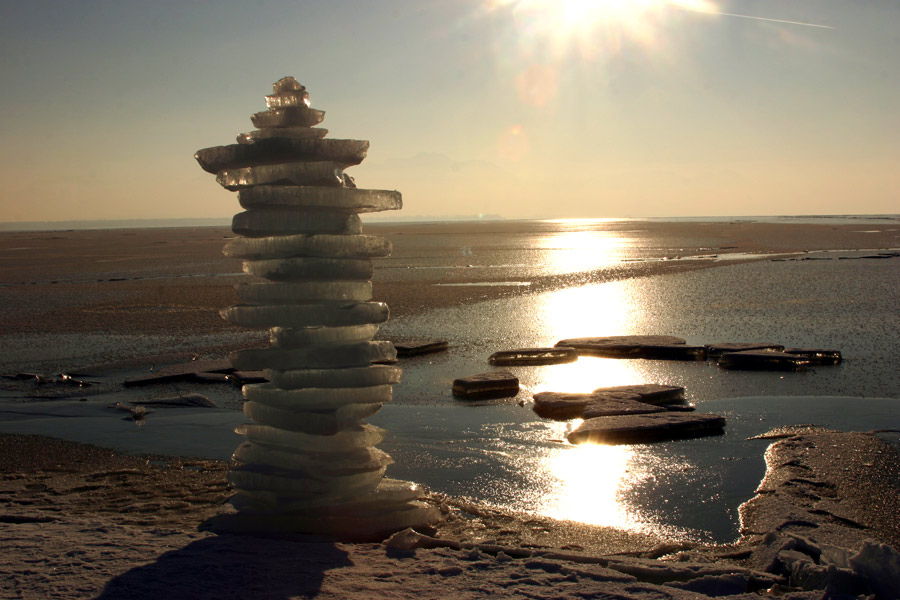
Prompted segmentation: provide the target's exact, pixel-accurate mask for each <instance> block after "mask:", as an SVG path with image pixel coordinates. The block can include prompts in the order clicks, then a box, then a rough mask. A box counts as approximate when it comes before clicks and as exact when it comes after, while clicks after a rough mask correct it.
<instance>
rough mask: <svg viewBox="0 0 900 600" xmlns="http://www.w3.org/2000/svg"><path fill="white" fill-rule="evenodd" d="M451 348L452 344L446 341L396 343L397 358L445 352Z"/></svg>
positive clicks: (406, 341)
mask: <svg viewBox="0 0 900 600" xmlns="http://www.w3.org/2000/svg"><path fill="white" fill-rule="evenodd" d="M449 346H450V344H449V343H448V342H447V341H446V340H405V341H402V342H396V341H395V342H394V348H395V349H396V350H397V356H418V355H420V354H431V353H433V352H443V351H444V350H446V349H447V348H448V347H449Z"/></svg>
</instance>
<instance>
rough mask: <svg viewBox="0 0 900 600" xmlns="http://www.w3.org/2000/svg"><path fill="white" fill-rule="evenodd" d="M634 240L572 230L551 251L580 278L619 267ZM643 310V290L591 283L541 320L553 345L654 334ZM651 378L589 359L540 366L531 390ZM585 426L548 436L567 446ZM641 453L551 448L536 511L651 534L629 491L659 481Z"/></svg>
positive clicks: (641, 367)
mask: <svg viewBox="0 0 900 600" xmlns="http://www.w3.org/2000/svg"><path fill="white" fill-rule="evenodd" d="M630 242H631V240H627V239H625V238H622V237H619V236H617V235H613V234H611V233H610V232H604V231H590V230H588V231H572V232H565V233H562V234H560V235H556V236H553V237H551V238H548V239H547V240H546V242H545V243H546V245H545V248H553V249H556V250H557V252H555V253H554V254H553V257H554V259H553V260H554V261H555V264H554V265H553V267H554V268H555V269H556V270H558V271H560V272H577V271H581V270H586V269H591V268H597V267H601V266H603V265H606V264H610V263H612V262H616V261H619V260H620V259H621V253H622V251H623V249H624V248H625V247H627V245H628V244H629V243H630ZM643 305H644V303H643V302H642V299H641V291H640V286H639V285H638V284H631V285H629V284H623V283H622V282H618V283H615V284H598V285H589V286H582V287H577V288H568V289H563V290H559V291H556V292H553V293H550V294H545V295H543V296H542V297H541V298H540V304H539V306H538V309H537V311H536V312H537V315H536V318H537V319H538V320H539V323H540V329H541V331H542V333H543V335H544V343H546V344H547V345H553V344H555V343H556V342H558V341H559V340H562V339H565V338H572V337H588V336H609V335H628V334H642V333H652V331H650V330H651V329H652V325H653V324H652V323H651V322H648V321H647V317H646V315H645V313H644V311H643V310H642V308H641V307H642V306H643ZM648 377H649V374H648V372H647V363H646V362H645V361H640V360H618V359H608V358H596V357H586V356H583V357H580V358H579V359H578V360H577V361H576V362H574V363H569V364H563V365H551V366H544V367H537V368H536V370H535V371H533V372H532V373H531V378H530V382H531V385H530V386H529V387H530V391H532V392H533V393H537V392H543V391H554V392H590V391H592V390H595V389H597V388H600V387H609V386H617V385H629V384H636V383H648V382H649V381H648ZM580 422H581V421H580V420H576V421H569V422H561V423H554V422H545V426H546V429H545V435H546V436H548V438H547V439H559V440H565V437H566V434H567V433H568V432H569V431H571V430H572V429H574V428H575V427H577V426H578V425H579V424H580ZM640 448H641V447H640V446H603V445H594V444H584V445H580V446H571V445H567V444H566V445H561V446H558V447H550V448H547V449H546V450H544V452H543V455H542V456H541V457H540V459H539V460H538V462H537V464H536V465H534V468H535V469H536V470H537V471H538V472H537V473H535V477H537V478H538V479H539V480H541V481H542V482H543V483H544V485H543V486H541V487H540V489H539V492H538V497H537V498H536V499H535V507H536V511H537V512H538V513H540V514H542V515H545V516H548V517H552V518H556V519H565V520H571V521H578V522H582V523H588V524H593V525H604V526H610V527H617V528H621V529H627V530H632V531H644V530H647V529H648V528H649V527H651V525H650V524H649V521H650V519H648V516H647V515H640V514H637V513H636V512H635V510H634V508H633V507H632V506H630V505H629V503H628V500H627V497H628V496H627V493H628V491H629V490H630V489H631V488H632V487H633V486H634V485H635V484H636V483H638V482H640V481H642V480H644V479H646V478H648V477H650V476H651V473H650V463H648V462H647V460H644V459H645V458H646V456H643V458H641V456H639V454H640ZM644 454H646V453H644Z"/></svg>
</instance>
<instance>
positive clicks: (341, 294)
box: [234, 281, 372, 304]
mask: <svg viewBox="0 0 900 600" xmlns="http://www.w3.org/2000/svg"><path fill="white" fill-rule="evenodd" d="M234 290H235V291H236V292H237V295H238V298H240V299H241V301H243V302H245V303H247V304H297V303H312V302H347V301H350V302H365V301H366V300H371V298H372V284H371V283H370V282H368V281H303V282H279V283H259V282H254V283H239V284H237V285H235V286H234Z"/></svg>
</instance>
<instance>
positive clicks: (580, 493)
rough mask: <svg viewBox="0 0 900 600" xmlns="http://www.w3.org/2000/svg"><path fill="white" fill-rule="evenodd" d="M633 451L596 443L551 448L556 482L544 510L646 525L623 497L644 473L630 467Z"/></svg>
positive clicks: (615, 523) (616, 523)
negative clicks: (555, 449) (630, 508)
mask: <svg viewBox="0 0 900 600" xmlns="http://www.w3.org/2000/svg"><path fill="white" fill-rule="evenodd" d="M633 454H634V450H633V449H632V448H631V447H630V446H599V445H594V444H585V445H582V446H576V447H572V448H560V449H559V450H557V451H554V452H550V453H549V454H548V456H547V458H546V459H545V461H544V462H545V465H546V468H547V470H548V471H549V475H550V476H551V477H552V478H553V479H555V482H554V483H555V484H554V485H552V486H551V487H550V488H549V489H548V491H547V494H546V495H545V496H544V497H543V498H542V507H541V512H542V513H543V514H544V515H546V516H548V517H552V518H554V519H565V520H569V521H578V522H581V523H589V524H591V525H605V526H608V527H618V528H621V529H629V530H640V529H643V525H642V523H641V522H640V520H639V518H638V517H636V515H634V514H633V513H632V512H631V511H630V510H629V509H628V507H627V506H626V505H625V503H623V502H622V501H621V494H622V493H623V492H625V491H627V490H628V489H629V488H630V487H631V485H633V483H634V482H635V481H636V480H637V479H638V478H639V477H640V475H639V474H637V473H634V472H633V471H632V470H631V468H630V466H631V463H632V458H633Z"/></svg>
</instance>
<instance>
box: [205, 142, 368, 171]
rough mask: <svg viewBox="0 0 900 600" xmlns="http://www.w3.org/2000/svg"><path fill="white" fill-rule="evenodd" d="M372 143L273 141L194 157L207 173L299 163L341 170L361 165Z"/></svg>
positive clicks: (210, 150)
mask: <svg viewBox="0 0 900 600" xmlns="http://www.w3.org/2000/svg"><path fill="white" fill-rule="evenodd" d="M368 149H369V142H367V141H365V140H334V139H321V138H317V137H306V138H301V139H292V138H289V137H271V138H266V139H260V140H258V141H255V142H254V143H252V144H229V145H227V146H212V147H211V148H203V149H202V150H198V151H197V152H196V154H194V158H195V159H197V162H198V163H200V167H201V168H202V169H203V170H204V171H206V172H207V173H214V174H215V173H218V172H219V171H223V170H226V169H238V168H242V167H252V166H259V165H271V164H278V163H294V162H299V161H307V160H308V161H333V162H335V163H337V164H338V165H340V166H343V167H349V166H351V165H358V164H359V163H361V162H362V161H363V159H365V157H366V152H367V151H368Z"/></svg>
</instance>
